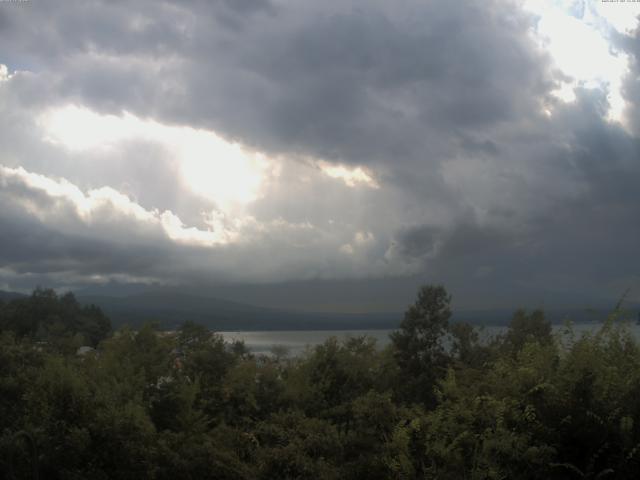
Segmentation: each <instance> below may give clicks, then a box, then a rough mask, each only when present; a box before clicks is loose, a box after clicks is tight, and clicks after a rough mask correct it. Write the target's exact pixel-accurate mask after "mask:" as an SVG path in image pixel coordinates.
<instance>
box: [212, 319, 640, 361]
mask: <svg viewBox="0 0 640 480" xmlns="http://www.w3.org/2000/svg"><path fill="white" fill-rule="evenodd" d="M601 326H602V324H601V323H575V324H573V332H574V334H575V336H576V338H578V337H580V335H582V334H583V333H588V332H594V331H596V330H597V329H598V328H599V327H601ZM565 328H566V327H565V326H564V325H554V326H553V329H554V331H555V332H556V333H562V332H563V331H564V330H565ZM629 328H630V330H631V331H632V332H633V334H634V335H635V337H636V338H637V339H640V325H637V324H629ZM479 329H480V338H483V339H488V338H491V337H493V336H495V335H498V334H500V333H502V332H504V331H505V330H506V327H504V326H495V325H489V326H483V327H479ZM392 331H393V330H287V331H261V332H219V333H220V334H222V336H223V337H224V338H225V340H227V341H232V340H243V341H244V343H245V345H246V346H247V348H248V349H249V350H250V351H251V352H253V353H255V354H270V353H271V349H272V348H273V347H274V346H282V347H285V348H286V349H287V352H288V354H289V355H291V356H296V355H300V354H301V353H303V352H304V351H305V349H306V348H308V347H313V346H315V345H319V344H321V343H323V342H324V341H325V340H327V339H328V338H330V337H337V338H338V339H343V338H347V337H359V336H363V335H367V336H369V337H372V338H374V339H375V340H376V344H377V345H378V347H380V348H382V347H384V346H386V345H387V344H388V343H389V342H390V340H389V334H390V333H391V332H392Z"/></svg>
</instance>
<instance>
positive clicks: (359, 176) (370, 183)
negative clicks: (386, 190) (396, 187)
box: [318, 161, 380, 188]
mask: <svg viewBox="0 0 640 480" xmlns="http://www.w3.org/2000/svg"><path fill="white" fill-rule="evenodd" d="M318 166H319V167H320V170H322V172H323V173H324V174H325V175H328V176H329V177H331V178H337V179H339V180H342V181H343V182H344V183H345V184H346V185H347V186H348V187H355V186H357V185H365V186H367V187H370V188H380V185H378V182H376V181H375V179H374V178H373V177H372V176H371V175H370V174H369V173H367V172H366V171H365V170H364V169H363V168H362V167H355V168H348V167H346V166H344V165H336V164H333V163H329V162H325V161H319V162H318Z"/></svg>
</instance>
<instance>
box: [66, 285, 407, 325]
mask: <svg viewBox="0 0 640 480" xmlns="http://www.w3.org/2000/svg"><path fill="white" fill-rule="evenodd" d="M78 300H79V301H80V302H82V303H93V304H96V305H98V306H99V307H100V308H102V310H103V311H104V312H105V313H106V314H107V315H108V316H109V318H111V321H112V323H113V324H114V325H115V326H117V325H123V324H129V325H132V326H135V325H140V324H142V323H144V322H146V321H156V322H158V323H159V324H160V326H161V327H162V328H167V329H173V328H176V327H178V326H179V325H180V324H181V323H183V322H184V321H187V320H191V321H194V322H198V323H201V324H203V325H206V326H208V327H209V328H211V329H214V330H340V329H345V330H351V329H374V328H395V327H396V326H397V325H398V323H399V321H400V315H398V314H389V313H385V314H379V313H375V314H337V313H336V314H331V313H329V314H327V313H298V312H288V311H281V310H275V309H268V308H263V307H256V306H253V305H246V304H242V303H237V302H231V301H228V300H220V299H217V298H211V297H201V296H195V295H187V294H183V293H171V292H167V291H161V292H146V293H140V294H135V295H129V296H126V297H109V296H98V295H81V294H80V295H78Z"/></svg>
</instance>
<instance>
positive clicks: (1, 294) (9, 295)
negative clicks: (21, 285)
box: [0, 290, 27, 302]
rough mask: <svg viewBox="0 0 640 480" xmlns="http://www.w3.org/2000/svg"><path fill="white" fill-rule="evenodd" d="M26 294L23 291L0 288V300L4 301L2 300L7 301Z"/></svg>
mask: <svg viewBox="0 0 640 480" xmlns="http://www.w3.org/2000/svg"><path fill="white" fill-rule="evenodd" d="M26 296H27V295H25V294H23V293H18V292H5V291H2V290H0V300H2V301H4V302H8V301H10V300H14V299H16V298H24V297H26Z"/></svg>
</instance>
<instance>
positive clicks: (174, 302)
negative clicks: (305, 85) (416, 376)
mask: <svg viewBox="0 0 640 480" xmlns="http://www.w3.org/2000/svg"><path fill="white" fill-rule="evenodd" d="M19 298H27V296H26V295H23V294H20V293H16V292H3V291H0V301H2V300H4V301H5V302H6V301H9V300H13V299H19ZM75 298H77V301H78V302H79V303H80V304H82V305H92V304H93V305H96V306H98V307H100V309H101V310H102V311H103V312H104V313H105V315H106V316H107V317H109V318H110V320H111V323H112V324H113V326H114V327H116V328H117V327H119V326H123V325H129V326H132V327H139V326H141V325H143V324H144V323H145V322H149V321H152V322H155V323H156V324H157V325H158V327H159V328H162V329H166V330H175V329H176V328H178V327H179V325H181V324H182V323H183V322H185V321H191V322H196V323H199V324H201V325H205V326H207V327H208V328H210V329H211V330H214V331H238V330H245V331H252V330H257V331H265V330H367V329H368V330H373V329H393V328H395V327H397V325H398V323H399V322H400V320H401V319H402V315H403V313H404V312H401V311H398V312H383V313H378V312H373V313H360V314H350V313H327V312H297V311H289V310H285V309H283V310H278V309H273V308H265V307H260V306H254V305H249V304H246V303H241V302H234V301H229V300H225V299H221V298H216V297H211V296H203V295H192V294H189V293H184V292H180V291H171V290H157V291H153V290H152V291H143V292H138V293H135V294H132V295H122V296H108V295H95V294H93V295H83V294H82V292H80V293H78V294H77V295H76V296H75ZM614 304H615V302H614V301H611V305H609V306H608V307H607V306H604V305H601V306H599V307H596V308H586V307H575V308H555V309H553V308H551V309H545V313H546V315H547V319H548V320H549V321H550V322H551V323H560V322H563V321H564V320H566V319H571V320H572V321H573V322H575V323H584V322H594V321H599V320H600V319H601V318H603V317H604V316H606V315H607V313H608V312H609V311H610V310H611V307H613V306H614ZM627 308H628V309H629V310H630V311H631V312H632V315H631V316H634V315H637V313H635V312H637V311H638V305H627ZM512 313H513V309H490V310H466V311H465V310H456V311H454V312H453V315H452V320H453V321H454V322H467V323H471V324H474V325H499V326H506V325H507V324H508V323H509V321H510V319H511V315H512Z"/></svg>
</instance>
